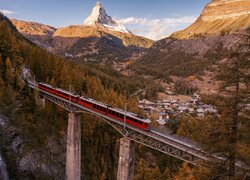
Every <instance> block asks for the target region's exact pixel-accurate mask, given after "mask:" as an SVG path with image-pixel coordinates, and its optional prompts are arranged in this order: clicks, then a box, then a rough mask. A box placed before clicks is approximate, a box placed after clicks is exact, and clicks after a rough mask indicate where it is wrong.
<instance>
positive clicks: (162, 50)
mask: <svg viewBox="0 0 250 180" xmlns="http://www.w3.org/2000/svg"><path fill="white" fill-rule="evenodd" d="M249 2H250V1H245V0H223V1H221V0H217V1H212V3H210V4H209V5H208V6H207V7H206V8H205V10H204V11H203V12H202V14H201V16H200V18H199V19H198V20H197V21H196V22H195V23H194V24H192V25H191V26H190V27H188V28H187V29H186V30H184V31H180V32H177V33H175V34H174V35H173V36H172V37H169V38H165V39H163V40H160V41H158V42H156V43H155V44H154V45H153V46H152V47H151V48H150V49H149V50H148V51H147V53H145V54H144V55H143V56H142V57H141V58H140V59H139V60H138V61H136V62H135V63H134V64H132V65H130V68H131V69H132V70H134V71H136V72H139V73H141V74H150V75H153V76H156V77H160V78H168V76H170V75H175V76H182V77H187V76H190V75H202V74H203V73H204V71H205V70H206V71H215V70H216V67H217V64H218V63H219V62H220V61H221V60H223V59H225V58H226V57H227V56H228V54H229V53H230V52H232V51H237V52H241V51H244V49H243V48H242V47H241V44H247V45H248V47H247V48H248V50H249V51H250V42H249V41H250V37H249V35H250V30H249V28H246V26H247V25H246V24H248V23H245V21H244V23H243V21H242V18H243V16H245V15H247V16H248V17H249V15H248V9H249V8H250V6H247V7H244V5H245V6H246V5H248V4H249ZM232 4H233V5H234V6H233V7H231V6H232ZM241 6H243V7H242V8H240V7H241ZM237 7H238V8H237ZM218 8H219V9H221V12H220V10H219V9H218ZM216 9H217V11H216ZM244 9H245V11H243V10H244ZM225 12H228V14H226V13H225ZM223 13H224V16H222V14H223ZM219 14H221V16H219ZM229 19H233V21H234V25H237V29H239V30H238V31H237V32H231V33H217V32H218V31H219V30H220V29H219V28H218V29H216V31H212V29H211V26H210V25H211V24H213V23H214V22H215V21H216V22H219V24H223V23H224V22H225V21H228V20H229ZM207 21H209V22H210V21H211V24H209V23H207ZM201 22H202V23H205V24H206V23H207V25H204V26H203V25H202V24H200V23H201ZM227 25H229V24H225V27H226V26H227ZM196 26H198V27H197V29H195V30H194V31H193V32H192V33H194V34H192V33H191V34H189V33H187V32H189V31H190V29H192V28H193V27H196ZM208 27H209V29H208ZM221 27H222V26H221ZM230 27H232V25H231V24H230ZM198 28H201V29H198ZM202 28H203V29H202ZM223 28H224V27H223ZM199 32H203V33H206V32H208V33H207V34H206V35H201V34H196V33H199ZM210 33H211V34H210ZM177 35H178V38H176V36H177ZM179 38H180V39H179Z"/></svg>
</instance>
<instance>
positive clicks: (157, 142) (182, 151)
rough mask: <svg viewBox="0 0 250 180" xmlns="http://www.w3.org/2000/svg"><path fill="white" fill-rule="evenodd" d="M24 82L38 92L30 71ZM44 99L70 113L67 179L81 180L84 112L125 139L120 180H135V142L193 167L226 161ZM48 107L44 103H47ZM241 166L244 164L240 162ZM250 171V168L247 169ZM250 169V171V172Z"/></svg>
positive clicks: (171, 139)
mask: <svg viewBox="0 0 250 180" xmlns="http://www.w3.org/2000/svg"><path fill="white" fill-rule="evenodd" d="M22 79H24V81H25V82H26V83H27V84H28V86H29V87H30V88H32V89H37V83H36V82H35V81H34V80H32V79H31V78H30V75H29V71H28V70H27V69H24V71H23V73H22ZM37 91H39V93H40V96H41V98H42V99H43V100H44V101H43V102H45V99H46V100H48V101H50V102H52V103H54V104H56V105H58V106H60V107H62V108H64V109H65V110H67V111H68V112H69V114H68V127H67V154H66V173H65V177H66V180H80V179H81V113H88V114H92V115H94V116H96V117H98V118H100V119H102V120H104V121H105V122H106V123H108V124H109V125H111V126H112V127H113V128H115V129H116V130H117V131H118V132H119V133H120V134H121V135H122V136H123V137H122V138H121V139H120V149H119V163H118V172H117V180H131V179H132V177H133V172H134V148H135V143H139V144H143V145H145V146H147V147H150V148H152V149H155V150H157V151H160V152H162V153H165V154H167V155H170V156H172V157H175V158H178V159H180V160H183V161H186V162H188V163H191V164H194V165H195V164H196V163H197V162H198V161H199V162H205V163H220V162H222V161H224V158H221V157H218V156H215V155H212V154H209V153H208V152H205V151H204V150H202V148H201V147H200V146H199V145H197V144H195V143H191V142H189V141H188V140H186V139H183V138H180V137H177V136H173V135H170V134H167V133H164V132H161V131H160V130H159V129H154V128H151V130H150V131H144V130H141V129H139V128H136V127H134V126H130V125H129V124H126V125H125V124H124V123H123V122H120V121H117V120H115V119H113V118H111V117H109V116H106V115H104V114H101V113H98V112H96V111H93V110H91V109H88V108H85V107H83V106H80V105H79V104H77V103H74V102H72V101H69V100H67V99H64V98H61V97H59V96H57V95H54V94H52V93H49V92H47V91H44V90H41V89H37ZM43 104H44V103H43ZM236 166H237V167H242V164H241V163H239V162H237V163H236ZM247 169H248V167H247ZM248 170H249V169H248Z"/></svg>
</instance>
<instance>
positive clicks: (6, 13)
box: [0, 9, 17, 16]
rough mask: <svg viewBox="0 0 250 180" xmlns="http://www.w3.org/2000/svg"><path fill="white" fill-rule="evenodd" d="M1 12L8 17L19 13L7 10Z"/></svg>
mask: <svg viewBox="0 0 250 180" xmlns="http://www.w3.org/2000/svg"><path fill="white" fill-rule="evenodd" d="M0 12H1V13H3V14H4V15H6V16H8V15H11V14H17V12H15V11H10V10H6V9H2V10H0Z"/></svg>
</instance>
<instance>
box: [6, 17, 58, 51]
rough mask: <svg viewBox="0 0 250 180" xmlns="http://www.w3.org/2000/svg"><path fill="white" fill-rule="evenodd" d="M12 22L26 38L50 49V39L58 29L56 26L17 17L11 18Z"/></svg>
mask: <svg viewBox="0 0 250 180" xmlns="http://www.w3.org/2000/svg"><path fill="white" fill-rule="evenodd" d="M11 22H12V23H13V24H14V25H15V26H16V28H17V29H18V31H19V32H20V33H22V35H24V36H25V37H26V38H28V39H29V40H31V41H32V42H34V43H35V44H37V45H38V46H40V47H42V48H47V49H49V48H48V47H49V46H50V39H51V37H52V36H53V33H54V32H55V31H56V28H54V27H51V26H48V25H45V24H41V23H35V22H26V21H21V20H16V19H11Z"/></svg>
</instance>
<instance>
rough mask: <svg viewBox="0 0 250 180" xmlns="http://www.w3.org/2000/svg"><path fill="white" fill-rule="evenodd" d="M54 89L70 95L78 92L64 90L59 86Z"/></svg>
mask: <svg viewBox="0 0 250 180" xmlns="http://www.w3.org/2000/svg"><path fill="white" fill-rule="evenodd" d="M56 90H59V91H60V92H63V93H66V94H69V95H71V96H79V94H76V93H72V92H70V91H65V90H63V89H61V88H56Z"/></svg>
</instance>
